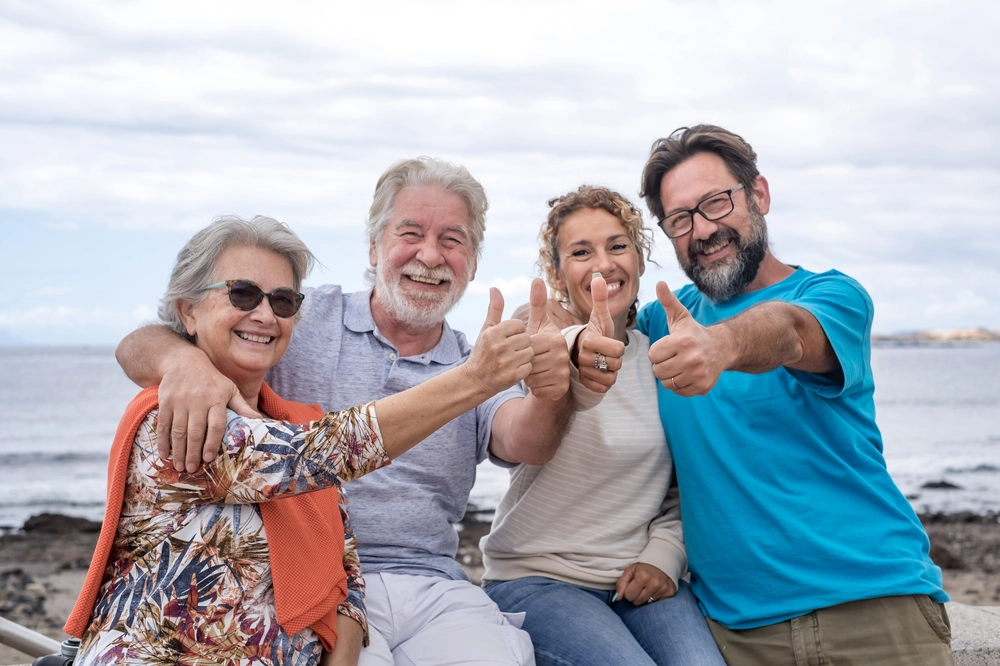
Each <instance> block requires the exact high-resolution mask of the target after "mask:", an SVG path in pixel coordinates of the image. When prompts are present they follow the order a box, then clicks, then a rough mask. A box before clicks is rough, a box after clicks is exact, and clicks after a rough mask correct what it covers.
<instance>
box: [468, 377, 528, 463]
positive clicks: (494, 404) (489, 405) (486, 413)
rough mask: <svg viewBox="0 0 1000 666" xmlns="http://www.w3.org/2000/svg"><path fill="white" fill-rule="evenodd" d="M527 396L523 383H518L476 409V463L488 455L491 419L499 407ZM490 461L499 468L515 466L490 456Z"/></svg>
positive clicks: (491, 428) (491, 430) (491, 427)
mask: <svg viewBox="0 0 1000 666" xmlns="http://www.w3.org/2000/svg"><path fill="white" fill-rule="evenodd" d="M527 395H528V389H527V388H526V387H525V386H524V383H523V382H518V383H517V384H515V385H514V386H512V387H510V388H509V389H507V390H506V391H501V392H500V393H497V394H496V395H495V396H493V397H492V398H490V399H489V400H487V401H486V402H484V403H483V404H481V405H479V406H478V407H476V429H477V430H478V432H477V433H476V436H477V437H478V438H479V441H477V442H476V462H477V463H481V462H483V461H484V460H486V456H487V455H489V449H490V436H491V434H492V432H493V417H494V416H496V413H497V410H498V409H500V405H502V404H504V403H505V402H507V401H508V400H514V399H515V398H524V397H526V396H527ZM490 461H492V462H493V463H494V464H496V465H499V466H500V467H516V466H517V465H516V464H515V463H509V462H507V461H505V460H501V459H500V458H497V457H496V456H490Z"/></svg>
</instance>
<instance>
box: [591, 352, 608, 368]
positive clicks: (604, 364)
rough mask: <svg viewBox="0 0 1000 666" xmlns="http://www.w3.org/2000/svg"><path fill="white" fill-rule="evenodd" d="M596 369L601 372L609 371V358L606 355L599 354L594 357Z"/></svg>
mask: <svg viewBox="0 0 1000 666" xmlns="http://www.w3.org/2000/svg"><path fill="white" fill-rule="evenodd" d="M594 368H595V369H597V370H600V371H601V372H607V371H608V357H607V356H605V355H604V354H600V353H598V354H597V355H596V356H594Z"/></svg>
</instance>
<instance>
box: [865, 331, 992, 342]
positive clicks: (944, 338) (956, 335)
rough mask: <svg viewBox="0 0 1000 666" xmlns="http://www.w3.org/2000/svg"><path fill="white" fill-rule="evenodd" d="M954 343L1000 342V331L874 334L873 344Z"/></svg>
mask: <svg viewBox="0 0 1000 666" xmlns="http://www.w3.org/2000/svg"><path fill="white" fill-rule="evenodd" d="M953 342H1000V330H990V329H988V328H958V329H951V330H932V331H913V332H910V333H892V334H889V335H884V334H873V335H872V343H874V344H887V345H900V344H902V345H913V344H941V343H953Z"/></svg>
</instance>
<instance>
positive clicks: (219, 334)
mask: <svg viewBox="0 0 1000 666" xmlns="http://www.w3.org/2000/svg"><path fill="white" fill-rule="evenodd" d="M240 279H246V280H250V281H251V282H253V283H255V284H257V285H258V286H259V287H260V288H261V289H263V290H264V291H265V292H268V293H271V292H273V291H274V290H275V289H280V288H282V287H285V288H289V289H291V288H292V286H293V284H294V278H293V275H292V267H291V264H289V263H288V260H287V259H286V258H285V257H283V256H281V255H280V254H277V253H275V252H271V251H270V250H262V249H260V248H256V247H230V248H228V249H226V250H225V251H224V252H223V253H222V254H221V255H219V258H218V260H217V261H216V262H215V279H213V280H212V282H213V283H214V282H221V281H223V280H240ZM177 307H178V311H179V313H180V315H181V319H182V321H183V322H184V326H185V327H186V328H187V331H188V334H190V335H192V336H193V337H194V341H195V345H196V346H197V347H198V348H199V349H201V350H202V351H203V352H205V354H206V355H208V358H209V359H210V360H211V361H212V364H213V365H215V367H216V368H217V369H218V370H219V371H220V372H221V373H222V374H224V375H225V376H226V377H228V378H229V379H231V380H233V382H234V383H235V384H236V385H237V386H238V387H239V389H240V393H241V394H243V397H245V398H248V399H255V398H256V396H257V393H258V392H259V391H260V385H261V382H263V381H264V375H265V374H266V373H267V371H268V370H270V369H271V367H272V366H273V365H275V364H276V363H277V362H278V360H279V359H280V358H281V357H282V355H283V354H284V353H285V350H286V349H287V348H288V343H289V341H290V340H291V338H292V326H293V322H294V318H281V317H276V316H275V315H274V313H273V312H272V311H271V304H270V301H268V299H267V298H264V299H263V300H262V301H261V302H260V304H259V305H258V306H257V307H256V308H254V309H253V310H252V311H250V312H244V311H243V310H239V309H237V308H235V307H234V306H233V305H232V304H231V303H230V302H229V294H228V292H227V290H226V288H225V287H219V288H216V289H209V290H208V291H206V292H205V298H204V299H203V300H202V301H201V302H200V303H198V304H196V305H192V304H190V303H185V302H181V303H178V306H177Z"/></svg>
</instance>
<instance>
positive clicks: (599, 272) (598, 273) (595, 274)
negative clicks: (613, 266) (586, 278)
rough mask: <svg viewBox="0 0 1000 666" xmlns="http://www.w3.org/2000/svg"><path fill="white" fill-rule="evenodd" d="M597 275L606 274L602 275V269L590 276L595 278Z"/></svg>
mask: <svg viewBox="0 0 1000 666" xmlns="http://www.w3.org/2000/svg"><path fill="white" fill-rule="evenodd" d="M595 277H604V276H603V275H601V271H597V272H596V273H594V274H593V275H591V276H590V279H591V280H593V279H594V278H595Z"/></svg>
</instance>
